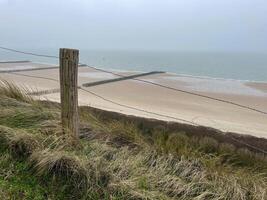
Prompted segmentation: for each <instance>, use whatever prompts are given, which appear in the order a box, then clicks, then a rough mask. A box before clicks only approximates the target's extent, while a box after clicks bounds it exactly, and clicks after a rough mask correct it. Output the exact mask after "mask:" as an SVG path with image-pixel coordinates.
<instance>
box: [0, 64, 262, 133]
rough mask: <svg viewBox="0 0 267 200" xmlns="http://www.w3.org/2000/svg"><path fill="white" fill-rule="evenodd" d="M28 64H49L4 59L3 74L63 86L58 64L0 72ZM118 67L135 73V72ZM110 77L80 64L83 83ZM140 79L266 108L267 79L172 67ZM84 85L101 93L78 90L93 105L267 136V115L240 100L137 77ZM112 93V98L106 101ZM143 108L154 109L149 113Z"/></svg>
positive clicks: (45, 86)
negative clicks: (195, 73)
mask: <svg viewBox="0 0 267 200" xmlns="http://www.w3.org/2000/svg"><path fill="white" fill-rule="evenodd" d="M25 66H26V67H25ZM29 66H32V67H33V68H36V67H48V65H44V64H42V65H40V64H36V63H24V64H23V63H20V64H18V63H13V64H10V63H8V64H5V63H0V78H1V79H5V80H7V81H12V82H14V83H16V84H18V85H21V86H24V87H29V88H31V89H32V90H34V91H41V90H50V89H57V88H59V82H58V80H59V74H58V72H59V70H58V69H48V70H47V69H46V70H37V71H36V70H35V71H24V72H15V73H1V70H2V69H5V70H6V68H8V70H10V69H18V68H19V69H23V68H29ZM51 66H52V65H51ZM53 67H54V66H53ZM118 73H120V74H124V75H127V74H133V72H131V73H130V72H118ZM111 78H116V76H114V75H112V74H106V73H103V72H99V71H96V70H94V69H90V68H87V67H81V68H79V85H80V86H81V85H82V84H83V83H88V82H94V81H99V80H105V79H111ZM139 79H143V80H148V81H151V82H155V83H159V84H163V85H167V86H171V87H174V88H177V89H182V90H186V91H190V92H195V93H198V94H203V95H207V96H211V97H214V98H220V99H224V100H227V101H233V102H235V103H238V104H242V105H244V106H249V107H252V108H256V109H258V110H262V111H265V112H267V83H256V82H253V83H252V82H242V81H234V80H223V79H208V78H201V77H199V78H197V77H189V76H178V75H175V74H168V73H166V74H158V75H150V76H146V77H141V78H139ZM83 89H85V90H87V91H90V92H94V93H95V94H97V95H100V96H101V97H99V96H95V95H92V94H91V93H89V92H87V91H84V90H79V105H89V106H92V107H96V108H100V109H105V110H110V111H116V112H121V113H124V114H129V115H135V116H142V117H147V118H155V119H161V120H166V121H178V122H183V123H185V122H184V120H187V121H189V122H193V123H196V124H199V125H204V126H210V127H213V128H217V129H220V130H222V131H230V132H236V133H241V134H250V135H253V136H257V137H263V138H267V123H266V122H267V115H266V114H262V113H258V112H255V111H252V110H248V109H245V108H240V107H237V106H235V105H231V104H227V103H223V102H219V101H215V100H211V99H207V98H203V97H199V96H194V95H190V94H186V93H182V92H177V91H173V90H168V89H166V88H161V87H158V86H155V85H151V84H147V83H143V82H139V81H135V80H125V81H120V82H114V83H109V84H104V85H99V86H94V87H90V88H83ZM36 98H40V99H47V100H52V101H57V102H59V101H60V97H59V93H52V94H46V95H41V96H36ZM103 98H104V99H103ZM107 99H108V100H110V101H107ZM114 102H115V103H114ZM117 103H118V104H117ZM123 105H127V106H128V107H125V106H123ZM134 108H137V109H138V110H135V109H134ZM143 110H145V111H149V113H147V112H144V111H143ZM167 116H169V117H167ZM189 122H188V123H189Z"/></svg>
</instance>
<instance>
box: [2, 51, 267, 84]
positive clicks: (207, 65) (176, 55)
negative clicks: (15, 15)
mask: <svg viewBox="0 0 267 200" xmlns="http://www.w3.org/2000/svg"><path fill="white" fill-rule="evenodd" d="M31 51H33V52H38V53H44V54H48V55H57V54H58V49H39V50H38V49H33V50H31ZM266 57H267V53H222V52H221V53H215V52H210V53H209V52H175V51H126V50H125V51H123V50H82V49H81V50H80V61H81V62H83V63H87V64H89V65H93V66H97V67H100V68H104V69H112V70H119V71H153V70H160V71H166V72H170V73H175V74H178V75H184V76H193V77H199V78H215V79H227V80H228V79H229V80H241V81H252V82H267V59H266ZM0 60H32V61H37V62H44V63H57V62H58V60H57V59H49V58H39V57H38V58H36V57H31V56H25V55H19V54H16V53H10V52H3V51H1V52H0Z"/></svg>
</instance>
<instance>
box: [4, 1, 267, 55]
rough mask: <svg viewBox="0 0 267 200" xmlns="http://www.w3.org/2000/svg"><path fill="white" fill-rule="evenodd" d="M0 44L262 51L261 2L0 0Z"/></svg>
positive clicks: (264, 22)
mask: <svg viewBox="0 0 267 200" xmlns="http://www.w3.org/2000/svg"><path fill="white" fill-rule="evenodd" d="M0 24H1V31H0V44H1V45H6V46H11V47H21V48H22V47H23V48H39V47H40V48H47V47H52V48H54V47H76V48H87V49H95V48H97V49H147V50H153V49H154V50H187V51H191V50H193V51H256V52H267V1H266V0H42V1H41V0H0Z"/></svg>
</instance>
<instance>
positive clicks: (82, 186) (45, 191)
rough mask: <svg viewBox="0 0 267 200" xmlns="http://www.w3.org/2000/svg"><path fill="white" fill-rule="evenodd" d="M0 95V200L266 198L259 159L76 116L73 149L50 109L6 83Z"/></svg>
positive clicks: (181, 136) (264, 169) (180, 136)
mask: <svg viewBox="0 0 267 200" xmlns="http://www.w3.org/2000/svg"><path fill="white" fill-rule="evenodd" d="M2 87H4V89H2ZM10 90H11V91H10ZM0 91H1V92H0V97H1V98H0V109H1V110H2V112H1V119H0V145H1V146H0V158H1V161H0V197H1V198H2V199H3V198H6V199H51V200H56V199H90V200H94V199H106V200H109V199H121V200H123V199H133V200H136V199H138V200H141V199H144V200H148V199H149V200H150V199H151V200H154V199H156V200H157V199H158V200H163V199H166V200H169V199H184V200H189V199H194V200H206V199H207V200H232V199H234V200H253V199H255V200H265V199H267V174H266V173H267V164H266V163H267V161H266V157H264V156H263V155H260V154H255V153H252V152H250V151H248V150H247V149H237V148H236V147H235V146H233V145H231V144H227V143H218V142H217V141H216V140H214V139H213V138H209V137H203V138H197V137H192V136H190V137H189V136H188V135H187V134H186V133H184V132H180V131H179V130H177V132H172V133H169V132H166V131H165V130H163V129H155V130H153V129H152V130H149V134H148V131H147V130H146V131H144V130H142V129H140V128H139V127H137V126H136V125H135V124H133V123H131V122H121V121H116V120H102V119H101V116H97V115H94V114H93V113H84V112H83V111H81V123H82V124H83V126H84V127H86V126H88V128H85V129H84V130H86V131H85V135H84V136H83V138H84V139H81V142H80V145H78V146H73V143H72V141H71V138H70V137H67V136H66V135H64V134H62V130H61V128H60V115H59V107H58V105H54V106H53V104H52V103H50V105H49V106H47V105H46V104H45V102H43V103H42V102H38V103H36V102H35V101H34V100H30V99H31V98H30V97H28V96H27V95H26V94H25V92H23V91H21V90H20V88H18V87H17V86H15V85H8V83H5V85H4V86H1V87H0ZM17 111H20V112H19V113H20V114H21V115H22V116H23V117H22V118H18V117H17V116H18V114H16V113H17ZM7 119H8V120H7ZM144 132H145V133H144ZM86 134H87V135H86ZM35 188H36V189H35ZM33 194H35V195H33Z"/></svg>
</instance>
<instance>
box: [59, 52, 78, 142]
mask: <svg viewBox="0 0 267 200" xmlns="http://www.w3.org/2000/svg"><path fill="white" fill-rule="evenodd" d="M59 62H60V67H59V68H60V69H59V74H60V75H59V76H60V99H61V120H62V127H63V131H64V132H65V133H68V134H71V136H72V137H73V138H75V139H78V134H79V117H78V89H77V83H78V63H79V50H76V49H64V48H63V49H60V50H59Z"/></svg>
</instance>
